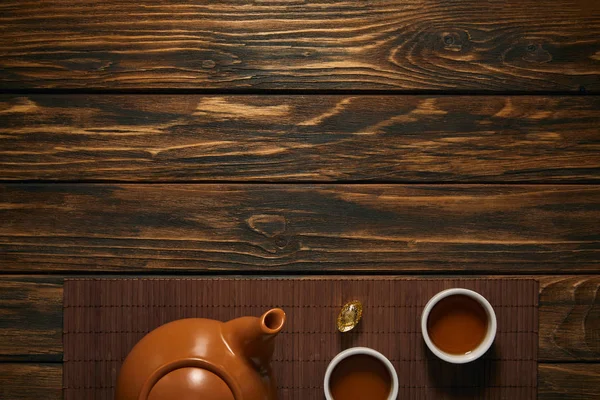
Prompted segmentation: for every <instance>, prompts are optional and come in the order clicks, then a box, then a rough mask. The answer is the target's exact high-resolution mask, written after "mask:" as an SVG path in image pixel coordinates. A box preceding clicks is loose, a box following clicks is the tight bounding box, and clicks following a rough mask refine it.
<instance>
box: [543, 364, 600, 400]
mask: <svg viewBox="0 0 600 400" xmlns="http://www.w3.org/2000/svg"><path fill="white" fill-rule="evenodd" d="M598 387H600V364H541V365H540V366H539V368H538V399H545V400H594V399H600V391H599V390H598Z"/></svg>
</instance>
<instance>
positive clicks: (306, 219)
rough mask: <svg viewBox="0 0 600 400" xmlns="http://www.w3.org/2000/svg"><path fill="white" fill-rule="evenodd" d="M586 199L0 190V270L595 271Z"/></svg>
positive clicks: (318, 191)
mask: <svg viewBox="0 0 600 400" xmlns="http://www.w3.org/2000/svg"><path fill="white" fill-rule="evenodd" d="M599 200H600V188H598V187H595V186H571V185H558V186H548V185H532V186H528V185H520V186H514V185H493V186H482V185H266V184H251V185H176V184H170V185H159V184H153V185H116V184H114V185H107V184H102V185H100V184H96V185H94V184H80V185H78V184H28V185H2V186H0V220H2V221H3V223H2V224H1V225H0V254H1V255H2V257H0V266H1V268H2V269H3V270H6V271H12V272H20V271H22V272H25V271H98V272H106V271H114V272H125V271H139V272H154V273H156V272H159V271H177V270H187V271H196V272H200V271H223V272H226V271H229V272H241V271H262V272H267V273H268V272H269V271H272V272H274V271H280V272H286V273H294V272H305V271H313V272H314V271H344V272H348V271H363V272H379V273H381V272H401V273H409V272H411V273H417V272H425V271H427V272H434V271H437V272H445V273H447V272H461V271H467V272H479V273H486V272H490V273H494V274H497V273H509V274H511V273H519V274H525V273H542V272H543V273H552V272H567V273H583V272H592V273H595V272H596V271H597V270H598V260H599V254H600V249H599V243H600V233H599V232H598V229H597V227H598V226H599V225H600V210H599V204H600V201H599Z"/></svg>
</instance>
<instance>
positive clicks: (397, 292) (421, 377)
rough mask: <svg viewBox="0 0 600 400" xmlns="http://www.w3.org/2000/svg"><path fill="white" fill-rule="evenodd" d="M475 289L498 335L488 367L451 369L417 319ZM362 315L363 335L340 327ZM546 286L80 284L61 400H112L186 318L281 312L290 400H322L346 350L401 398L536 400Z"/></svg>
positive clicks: (70, 290)
mask: <svg viewBox="0 0 600 400" xmlns="http://www.w3.org/2000/svg"><path fill="white" fill-rule="evenodd" d="M451 287H464V288H468V289H473V290H475V291H477V292H479V293H481V294H482V295H483V296H485V297H486V298H487V299H488V300H489V301H490V303H491V304H492V306H493V307H494V308H495V310H496V316H497V319H498V333H497V336H496V341H495V344H494V346H493V347H492V349H491V350H490V351H489V352H488V353H487V354H486V356H485V357H484V358H483V359H480V360H478V361H475V362H472V363H469V364H464V365H451V364H447V363H445V362H442V361H440V360H438V359H436V358H435V356H434V355H433V354H431V353H430V352H429V350H428V349H427V348H426V346H425V344H424V342H423V339H422V336H421V330H420V315H421V312H422V310H423V307H424V305H425V303H426V302H427V301H428V300H429V298H431V297H432V296H433V295H434V294H435V293H437V292H439V291H441V290H443V289H447V288H451ZM355 299H357V300H360V301H361V302H362V303H363V305H364V312H363V319H362V321H361V322H360V324H359V325H358V327H357V328H355V330H353V331H351V332H348V333H343V334H342V333H339V332H338V331H337V329H336V325H335V320H336V317H337V314H338V312H339V310H340V308H341V306H342V305H343V304H344V303H345V302H346V301H349V300H355ZM537 305H538V284H537V282H536V281H534V280H524V279H406V278H404V279H402V278H373V279H372V278H349V279H339V278H289V279H279V278H278V279H271V278H265V279H258V278H247V279H73V280H67V281H66V282H65V288H64V361H65V364H64V377H63V379H64V389H65V390H64V394H65V399H67V400H71V399H74V400H81V399H98V400H99V399H113V392H114V386H115V382H116V378H117V374H118V371H119V367H120V365H121V362H122V361H123V359H124V358H125V357H126V356H127V354H128V352H129V351H130V350H131V348H132V347H133V346H134V345H135V343H136V342H137V341H138V340H140V339H141V338H142V337H143V336H144V335H145V334H146V333H148V332H150V331H151V330H153V329H154V328H156V327H158V326H160V325H162V324H164V323H166V322H169V321H172V320H176V319H180V318H190V317H201V318H212V319H218V320H222V321H227V320H230V319H232V318H236V317H240V316H245V315H250V316H260V315H261V314H262V313H263V312H265V311H267V310H268V309H270V308H272V307H281V308H283V309H284V310H285V312H286V314H287V322H286V325H285V327H284V328H283V330H282V332H281V333H280V335H279V337H278V338H277V342H276V350H275V354H274V355H273V363H272V365H273V371H274V373H275V378H276V379H277V384H278V388H279V399H281V400H288V399H291V400H310V399H323V398H324V396H323V388H322V382H323V376H324V373H325V369H326V367H327V364H328V363H329V361H330V360H331V359H332V358H333V357H334V356H335V355H336V354H337V353H339V352H340V351H342V350H344V349H346V348H349V347H354V346H368V347H371V348H374V349H375V350H378V351H380V352H382V353H383V354H384V355H386V356H387V357H388V358H389V359H390V360H391V361H392V363H393V364H394V366H395V368H396V371H397V372H398V377H399V381H400V391H399V396H398V398H399V399H470V398H474V399H477V398H479V399H519V400H526V399H535V398H536V395H537V348H538V309H537Z"/></svg>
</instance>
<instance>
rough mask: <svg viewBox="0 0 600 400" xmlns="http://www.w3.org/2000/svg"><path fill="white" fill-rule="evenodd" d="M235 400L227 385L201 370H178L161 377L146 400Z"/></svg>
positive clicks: (206, 371) (209, 372)
mask: <svg viewBox="0 0 600 400" xmlns="http://www.w3.org/2000/svg"><path fill="white" fill-rule="evenodd" d="M172 399H177V400H196V399H203V400H235V397H234V395H233V393H232V391H231V389H230V388H229V385H227V383H226V382H225V381H224V380H223V379H221V378H220V377H219V376H218V375H216V374H214V373H213V372H211V371H209V370H206V369H202V368H195V367H189V368H180V369H176V370H174V371H172V372H169V373H168V374H166V375H165V376H163V377H162V378H161V379H160V380H159V381H158V382H156V384H155V385H154V387H153V388H152V390H151V391H150V395H149V396H148V400H172Z"/></svg>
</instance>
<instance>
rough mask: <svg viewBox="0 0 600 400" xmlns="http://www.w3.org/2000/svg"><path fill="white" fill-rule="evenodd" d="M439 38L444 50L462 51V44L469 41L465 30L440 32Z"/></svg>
mask: <svg viewBox="0 0 600 400" xmlns="http://www.w3.org/2000/svg"><path fill="white" fill-rule="evenodd" d="M440 38H441V40H442V46H443V48H444V50H446V51H456V52H459V51H462V50H463V46H464V44H465V43H468V42H469V38H468V34H467V33H466V32H442V34H441V35H440Z"/></svg>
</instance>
